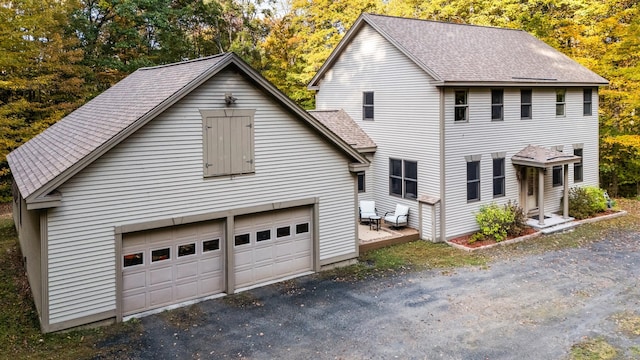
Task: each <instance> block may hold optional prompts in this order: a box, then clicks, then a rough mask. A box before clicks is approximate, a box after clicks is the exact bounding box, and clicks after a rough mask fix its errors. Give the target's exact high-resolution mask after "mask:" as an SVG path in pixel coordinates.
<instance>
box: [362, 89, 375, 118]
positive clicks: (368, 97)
mask: <svg viewBox="0 0 640 360" xmlns="http://www.w3.org/2000/svg"><path fill="white" fill-rule="evenodd" d="M362 120H373V91H365V92H363V93H362Z"/></svg>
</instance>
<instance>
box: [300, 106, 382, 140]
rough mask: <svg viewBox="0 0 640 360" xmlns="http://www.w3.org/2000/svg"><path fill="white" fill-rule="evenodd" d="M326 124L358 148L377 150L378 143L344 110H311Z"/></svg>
mask: <svg viewBox="0 0 640 360" xmlns="http://www.w3.org/2000/svg"><path fill="white" fill-rule="evenodd" d="M309 114H311V115H312V116H313V117H315V118H316V119H318V121H320V122H321V123H322V124H323V125H324V126H326V127H327V128H329V130H331V131H332V132H333V133H335V134H336V135H338V136H339V137H340V138H341V139H342V140H344V141H345V142H346V143H347V144H349V145H351V146H352V147H353V148H354V149H356V150H365V149H366V150H370V149H373V150H375V148H376V143H375V142H373V140H371V138H370V137H369V135H367V133H365V132H364V130H362V128H360V126H358V124H356V122H355V121H354V120H353V119H352V118H351V117H350V116H349V114H347V113H346V112H345V111H344V110H342V109H340V110H314V111H309Z"/></svg>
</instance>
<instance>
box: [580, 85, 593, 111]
mask: <svg viewBox="0 0 640 360" xmlns="http://www.w3.org/2000/svg"><path fill="white" fill-rule="evenodd" d="M582 97H583V100H582V115H584V116H591V115H592V113H593V111H592V108H593V90H591V89H584V92H583V94H582Z"/></svg>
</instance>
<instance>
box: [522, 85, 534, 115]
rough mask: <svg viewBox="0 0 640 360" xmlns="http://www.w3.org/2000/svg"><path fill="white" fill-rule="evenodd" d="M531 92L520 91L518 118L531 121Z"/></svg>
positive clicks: (528, 90)
mask: <svg viewBox="0 0 640 360" xmlns="http://www.w3.org/2000/svg"><path fill="white" fill-rule="evenodd" d="M532 99H533V96H532V90H531V89H521V90H520V118H521V119H531V117H532V116H533V112H532V105H531V104H532Z"/></svg>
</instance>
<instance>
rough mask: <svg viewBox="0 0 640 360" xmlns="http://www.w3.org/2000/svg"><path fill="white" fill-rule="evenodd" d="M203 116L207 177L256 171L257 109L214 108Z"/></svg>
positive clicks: (205, 172) (202, 111) (204, 112)
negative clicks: (255, 130)
mask: <svg viewBox="0 0 640 360" xmlns="http://www.w3.org/2000/svg"><path fill="white" fill-rule="evenodd" d="M200 113H201V114H202V122H203V132H202V143H203V168H204V177H212V176H222V175H239V174H250V173H253V172H255V161H254V120H253V117H254V114H255V110H250V109H212V110H200Z"/></svg>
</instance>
